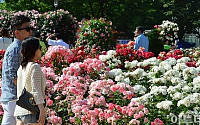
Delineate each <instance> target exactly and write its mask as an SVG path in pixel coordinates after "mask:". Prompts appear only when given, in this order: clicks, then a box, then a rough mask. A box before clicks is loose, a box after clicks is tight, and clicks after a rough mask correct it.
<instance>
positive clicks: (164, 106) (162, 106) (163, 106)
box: [156, 101, 173, 110]
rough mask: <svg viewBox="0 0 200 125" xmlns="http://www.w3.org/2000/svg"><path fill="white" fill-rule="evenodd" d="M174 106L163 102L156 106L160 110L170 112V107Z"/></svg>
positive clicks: (169, 102) (168, 102)
mask: <svg viewBox="0 0 200 125" xmlns="http://www.w3.org/2000/svg"><path fill="white" fill-rule="evenodd" d="M171 105H173V103H172V102H171V101H162V102H160V103H158V104H157V105H156V107H157V108H159V109H164V110H170V106H171Z"/></svg>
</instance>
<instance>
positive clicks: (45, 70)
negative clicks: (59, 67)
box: [41, 67, 58, 80]
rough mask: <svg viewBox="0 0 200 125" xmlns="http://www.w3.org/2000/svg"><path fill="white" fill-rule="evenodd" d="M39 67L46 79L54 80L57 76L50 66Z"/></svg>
mask: <svg viewBox="0 0 200 125" xmlns="http://www.w3.org/2000/svg"><path fill="white" fill-rule="evenodd" d="M41 69H42V72H43V73H44V74H45V76H46V78H48V79H52V80H55V79H56V78H57V77H58V75H56V74H55V72H54V69H53V68H51V67H41Z"/></svg>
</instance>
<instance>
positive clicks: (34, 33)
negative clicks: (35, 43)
mask: <svg viewBox="0 0 200 125" xmlns="http://www.w3.org/2000/svg"><path fill="white" fill-rule="evenodd" d="M33 37H36V38H38V39H39V41H40V45H41V46H42V50H46V49H47V48H46V45H45V43H44V42H43V41H41V36H40V33H39V32H37V31H34V32H33Z"/></svg>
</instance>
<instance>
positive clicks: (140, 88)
mask: <svg viewBox="0 0 200 125" xmlns="http://www.w3.org/2000/svg"><path fill="white" fill-rule="evenodd" d="M133 88H134V93H138V94H140V95H144V94H145V93H146V91H147V89H146V88H145V87H144V86H142V85H135V86H134V87H133Z"/></svg>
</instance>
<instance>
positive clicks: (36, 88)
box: [31, 63, 45, 124]
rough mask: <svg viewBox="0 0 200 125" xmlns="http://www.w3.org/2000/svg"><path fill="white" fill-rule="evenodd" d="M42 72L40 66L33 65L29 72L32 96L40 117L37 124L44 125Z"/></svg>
mask: <svg viewBox="0 0 200 125" xmlns="http://www.w3.org/2000/svg"><path fill="white" fill-rule="evenodd" d="M41 73H42V71H41V68H40V65H39V64H37V63H35V64H33V67H32V72H31V84H32V94H33V97H34V100H35V102H36V104H37V105H38V108H39V110H40V115H39V119H38V122H40V123H41V124H44V121H45V109H44V105H43V104H44V97H43V94H44V90H43V89H42V75H41Z"/></svg>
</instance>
